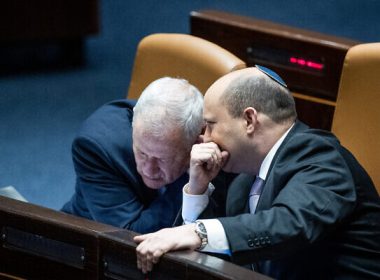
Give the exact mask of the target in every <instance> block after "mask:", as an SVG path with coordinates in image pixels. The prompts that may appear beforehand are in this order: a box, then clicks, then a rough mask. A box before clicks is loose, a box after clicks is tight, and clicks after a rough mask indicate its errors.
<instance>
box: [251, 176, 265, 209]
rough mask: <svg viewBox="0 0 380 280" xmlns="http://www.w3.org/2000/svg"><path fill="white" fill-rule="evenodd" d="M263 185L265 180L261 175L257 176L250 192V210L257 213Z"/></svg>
mask: <svg viewBox="0 0 380 280" xmlns="http://www.w3.org/2000/svg"><path fill="white" fill-rule="evenodd" d="M263 185H264V180H263V179H261V178H260V177H259V176H256V179H255V181H254V182H253V185H252V187H251V191H250V193H249V211H250V212H251V213H255V211H256V206H257V202H258V201H259V197H260V194H261V191H262V189H263Z"/></svg>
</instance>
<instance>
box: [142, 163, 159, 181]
mask: <svg viewBox="0 0 380 280" xmlns="http://www.w3.org/2000/svg"><path fill="white" fill-rule="evenodd" d="M142 170H143V173H144V175H147V176H149V177H152V176H154V174H156V173H157V172H158V170H159V166H158V164H157V160H155V159H147V160H146V161H145V162H144V164H143V168H142Z"/></svg>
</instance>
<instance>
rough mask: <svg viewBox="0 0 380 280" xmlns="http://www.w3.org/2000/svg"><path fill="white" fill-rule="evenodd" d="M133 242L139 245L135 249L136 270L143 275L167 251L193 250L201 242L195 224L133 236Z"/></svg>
mask: <svg viewBox="0 0 380 280" xmlns="http://www.w3.org/2000/svg"><path fill="white" fill-rule="evenodd" d="M133 240H134V241H135V242H136V243H140V244H139V245H138V246H137V248H136V254H137V268H138V269H141V270H142V272H143V273H147V272H148V271H151V270H152V268H153V264H156V263H157V262H158V261H159V259H160V257H161V256H162V255H163V254H165V253H166V252H168V251H174V250H180V249H192V250H195V249H196V248H198V247H199V246H200V245H201V240H200V238H199V236H198V235H197V234H196V233H195V224H188V225H183V226H179V227H174V228H165V229H162V230H159V231H157V232H154V233H149V234H144V235H139V236H135V237H134V238H133Z"/></svg>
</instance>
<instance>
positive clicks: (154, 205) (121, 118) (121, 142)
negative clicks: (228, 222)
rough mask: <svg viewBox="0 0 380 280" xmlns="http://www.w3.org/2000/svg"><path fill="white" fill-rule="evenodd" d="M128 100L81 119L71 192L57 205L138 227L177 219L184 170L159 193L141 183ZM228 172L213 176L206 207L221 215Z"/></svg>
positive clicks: (179, 219)
mask: <svg viewBox="0 0 380 280" xmlns="http://www.w3.org/2000/svg"><path fill="white" fill-rule="evenodd" d="M134 105H135V102H134V101H128V100H116V101H113V102H110V103H108V104H105V105H103V106H102V107H100V108H99V109H98V110H96V111H95V112H94V113H93V114H92V115H91V116H90V117H89V118H88V119H87V120H86V121H85V122H84V123H83V125H82V127H81V129H80V131H79V133H78V135H77V136H76V137H75V139H74V141H73V145H72V156H73V162H74V167H75V172H76V175H77V178H76V185H75V193H74V195H73V196H72V198H71V200H70V201H69V202H67V203H66V204H65V205H64V206H63V208H62V211H64V212H66V213H69V214H73V215H76V216H81V217H85V218H88V219H91V220H95V221H98V222H102V223H106V224H110V225H113V226H117V227H121V228H126V229H129V230H133V231H136V232H139V233H147V232H154V231H157V230H159V229H161V228H164V227H171V226H173V225H179V224H181V223H182V217H181V211H180V208H181V205H182V188H183V186H184V185H185V184H186V183H187V182H188V174H187V173H186V174H184V175H182V176H181V177H180V178H178V179H177V180H176V181H175V182H173V183H172V184H170V185H167V186H166V190H165V192H164V193H163V194H162V193H160V192H159V191H157V190H152V189H150V188H148V187H147V186H145V185H144V183H143V181H142V179H141V177H140V175H139V174H138V172H137V170H136V163H135V159H134V155H133V149H132V116H133V106H134ZM232 178H233V176H232V175H228V174H225V175H221V176H218V177H217V179H216V180H217V183H216V184H217V185H220V186H222V187H221V188H218V190H217V191H215V192H214V194H213V202H212V207H211V209H212V210H211V212H212V213H213V214H215V215H218V216H224V215H225V197H226V193H227V186H228V185H229V183H230V182H231V179H232Z"/></svg>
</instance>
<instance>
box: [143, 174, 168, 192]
mask: <svg viewBox="0 0 380 280" xmlns="http://www.w3.org/2000/svg"><path fill="white" fill-rule="evenodd" d="M143 181H144V183H145V185H146V186H147V187H148V188H150V189H155V190H157V189H160V188H162V187H163V186H165V182H164V181H163V180H162V179H157V180H152V179H148V178H145V177H143Z"/></svg>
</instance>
